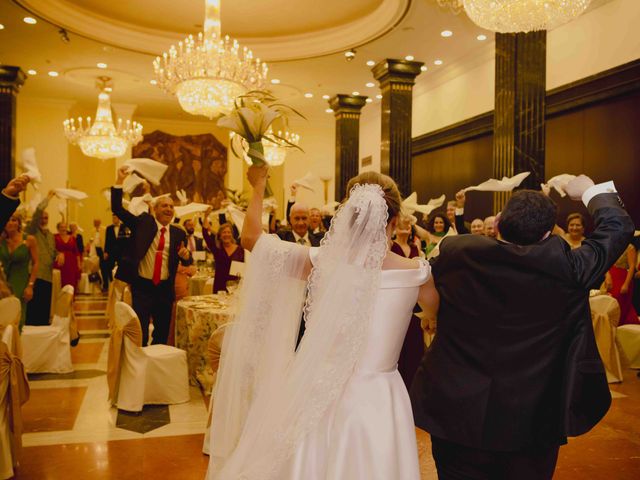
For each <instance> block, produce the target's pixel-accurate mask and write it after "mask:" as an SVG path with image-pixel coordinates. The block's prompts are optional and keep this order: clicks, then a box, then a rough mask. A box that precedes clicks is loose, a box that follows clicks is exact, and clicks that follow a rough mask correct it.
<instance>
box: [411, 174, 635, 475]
mask: <svg viewBox="0 0 640 480" xmlns="http://www.w3.org/2000/svg"><path fill="white" fill-rule="evenodd" d="M566 191H567V193H568V194H569V195H570V197H571V198H572V199H573V200H578V199H582V201H583V202H584V204H585V205H586V206H587V208H588V209H589V212H590V213H591V215H592V216H593V218H594V223H595V225H596V229H595V231H594V232H593V234H592V235H591V236H590V237H589V238H587V239H586V240H585V241H584V242H583V244H582V247H580V248H578V249H576V250H570V248H569V246H568V245H567V243H566V242H565V241H564V240H562V239H561V238H560V237H558V236H550V232H551V230H552V229H553V227H554V225H555V221H556V214H557V210H556V205H555V203H554V202H553V201H552V200H551V199H550V198H549V197H546V196H545V195H543V194H542V193H540V192H534V191H531V190H523V191H520V192H517V193H515V194H514V195H513V197H512V198H511V199H510V200H509V202H508V203H507V205H506V206H505V208H504V210H503V211H502V213H501V214H500V216H499V218H498V219H497V221H496V223H497V228H498V231H499V234H500V240H496V239H493V238H489V237H484V236H480V235H458V236H452V237H447V238H445V239H444V240H443V241H442V243H441V244H440V256H439V257H437V258H436V260H435V261H434V263H433V266H432V267H433V270H432V271H433V275H434V278H435V281H436V287H437V289H438V292H439V293H440V311H439V313H438V332H437V335H436V337H435V340H434V343H433V344H432V346H431V348H430V349H429V351H428V352H427V354H426V355H425V357H424V359H423V360H422V364H421V366H420V368H419V369H418V372H417V373H416V376H415V378H414V381H413V384H412V386H411V401H412V404H413V412H414V416H415V421H416V425H417V426H419V427H421V428H423V429H424V430H427V431H428V432H429V433H430V434H431V440H432V451H433V457H434V459H435V462H436V466H437V469H438V476H439V478H440V479H441V480H442V479H461V478H473V479H494V478H500V479H503V478H504V479H507V478H509V479H518V480H521V479H548V478H551V477H552V475H553V472H554V470H555V466H556V461H557V457H558V450H559V446H560V445H562V444H564V443H566V441H567V440H566V438H567V436H575V435H580V434H583V433H585V432H587V431H588V430H589V429H591V428H592V427H593V426H594V425H595V424H596V423H597V422H598V421H599V420H600V419H601V418H602V417H603V416H604V414H605V413H606V412H607V410H608V408H609V405H610V403H611V397H610V394H609V388H608V385H607V380H606V376H605V372H604V368H603V366H602V362H601V360H600V357H599V355H598V350H597V348H596V344H595V338H594V335H593V329H592V326H591V317H590V311H589V289H591V288H597V287H598V286H599V285H600V283H601V282H602V279H603V276H604V274H605V272H606V271H607V270H608V269H609V267H610V266H611V265H612V264H613V263H614V261H615V260H616V259H617V258H618V256H619V255H620V254H621V253H622V252H623V251H624V249H625V248H626V246H627V245H628V244H629V241H630V239H631V236H632V235H633V230H634V227H633V223H632V221H631V219H630V217H629V215H628V214H627V213H626V212H625V210H624V208H623V207H622V202H621V201H620V198H619V197H618V195H617V193H616V190H615V187H614V185H613V182H608V183H605V184H599V185H595V186H594V185H593V182H592V181H591V179H589V178H588V177H586V176H584V175H581V176H579V177H577V178H576V179H575V180H573V181H571V182H570V183H569V184H568V185H567V186H566Z"/></svg>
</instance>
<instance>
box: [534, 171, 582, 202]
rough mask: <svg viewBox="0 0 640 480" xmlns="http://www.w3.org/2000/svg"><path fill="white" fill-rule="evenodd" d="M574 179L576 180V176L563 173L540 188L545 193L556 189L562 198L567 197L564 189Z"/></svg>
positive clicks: (542, 184)
mask: <svg viewBox="0 0 640 480" xmlns="http://www.w3.org/2000/svg"><path fill="white" fill-rule="evenodd" d="M574 178H576V176H575V175H571V174H569V173H561V174H560V175H556V176H555V177H552V178H550V179H549V180H548V181H547V183H541V184H540V188H542V190H543V191H550V190H551V189H552V188H554V189H555V190H556V192H558V193H559V194H560V196H561V197H566V196H567V192H565V191H564V187H566V185H567V183H569V182H570V181H571V180H573V179H574Z"/></svg>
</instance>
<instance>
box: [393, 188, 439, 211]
mask: <svg viewBox="0 0 640 480" xmlns="http://www.w3.org/2000/svg"><path fill="white" fill-rule="evenodd" d="M445 198H446V196H445V195H444V193H443V194H442V195H440V196H439V197H438V198H431V199H430V200H429V201H428V202H427V204H426V205H420V204H418V194H417V193H416V192H413V193H412V194H411V195H409V196H408V197H407V198H405V199H404V200H403V201H402V211H403V212H404V213H406V214H407V215H413V213H415V212H420V213H422V214H424V215H429V214H430V213H431V212H432V211H434V210H435V209H436V208H438V207H441V206H442V204H444V200H445Z"/></svg>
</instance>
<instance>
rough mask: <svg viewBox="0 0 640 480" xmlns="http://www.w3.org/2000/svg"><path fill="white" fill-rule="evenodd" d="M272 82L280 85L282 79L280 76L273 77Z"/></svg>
mask: <svg viewBox="0 0 640 480" xmlns="http://www.w3.org/2000/svg"><path fill="white" fill-rule="evenodd" d="M271 83H272V84H273V85H280V79H279V78H272V79H271Z"/></svg>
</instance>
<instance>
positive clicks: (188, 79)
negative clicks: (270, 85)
mask: <svg viewBox="0 0 640 480" xmlns="http://www.w3.org/2000/svg"><path fill="white" fill-rule="evenodd" d="M156 3H157V2H156ZM183 3H184V2H183ZM153 68H154V72H155V77H156V80H158V87H160V88H161V89H162V90H164V91H165V92H167V93H169V94H171V95H175V96H176V97H178V102H179V103H180V106H181V107H182V109H183V110H184V111H185V112H187V113H190V114H192V115H204V116H206V117H208V118H210V119H212V118H215V117H218V116H220V115H222V114H226V113H229V112H230V111H231V110H232V109H233V108H234V104H235V103H234V102H235V99H236V98H237V97H239V96H240V95H244V94H245V93H246V92H248V91H253V90H264V89H265V87H266V84H267V73H268V68H267V65H266V64H265V63H264V62H262V61H261V60H260V59H258V58H256V57H254V56H253V52H252V51H251V50H249V49H248V48H246V47H244V48H243V47H242V46H241V45H239V44H238V41H237V40H235V39H233V38H229V36H228V35H222V33H221V25H220V0H206V1H205V19H204V31H201V32H199V33H198V34H197V35H195V36H194V35H189V36H188V37H187V38H185V39H184V40H183V41H181V42H178V44H177V45H172V46H171V47H170V48H169V50H168V51H166V52H164V53H163V54H162V56H160V57H157V58H156V59H155V60H154V62H153Z"/></svg>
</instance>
